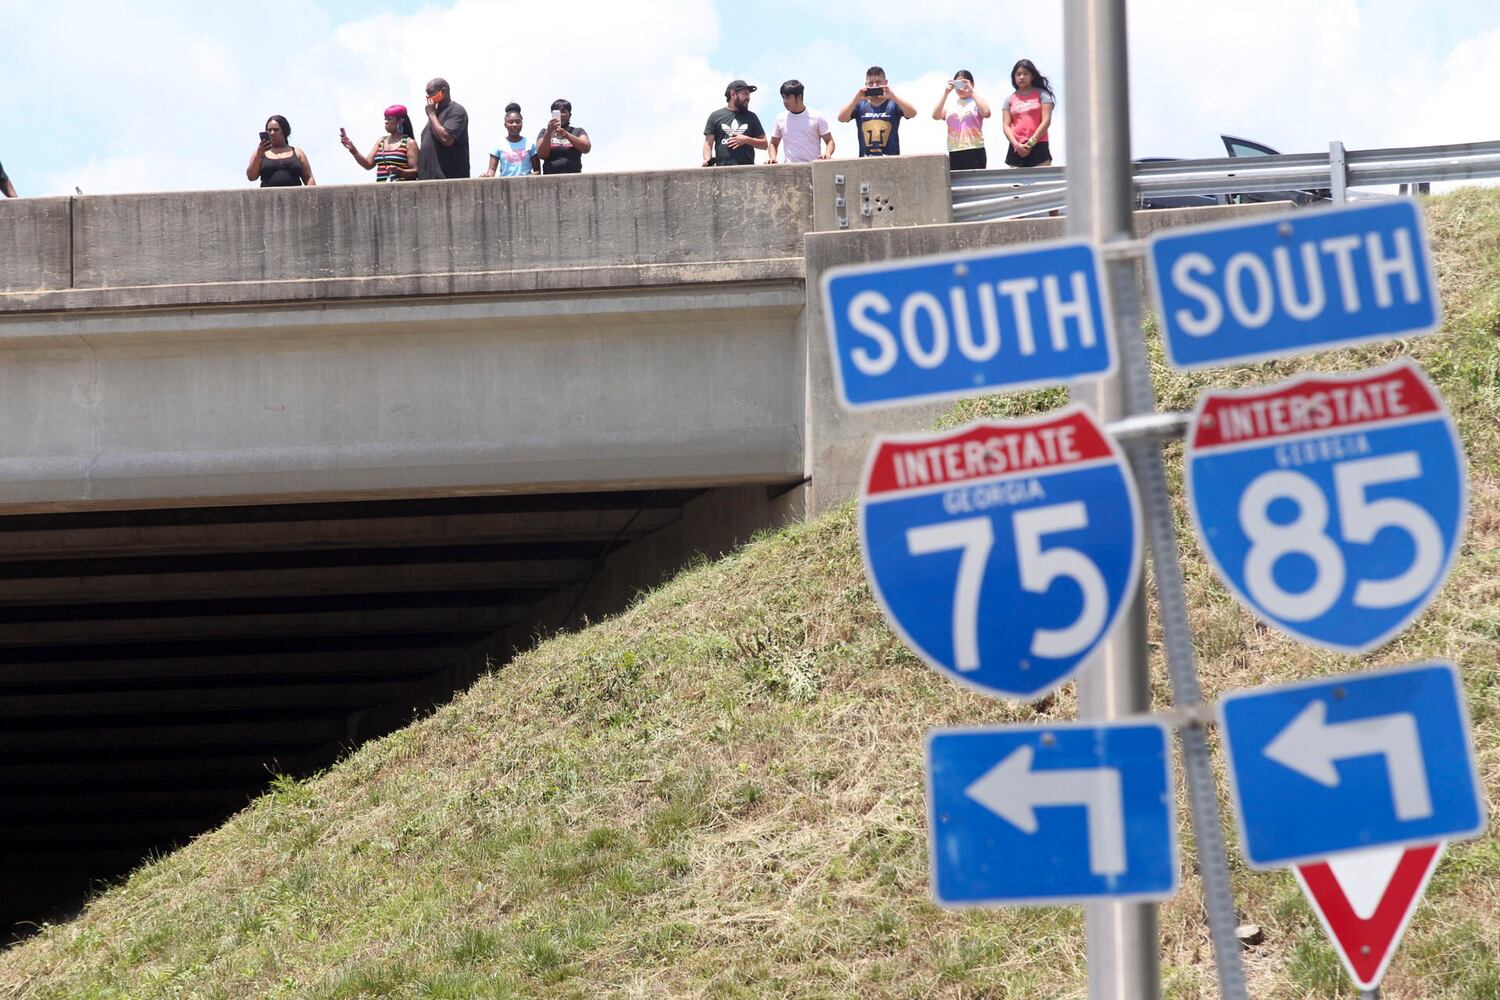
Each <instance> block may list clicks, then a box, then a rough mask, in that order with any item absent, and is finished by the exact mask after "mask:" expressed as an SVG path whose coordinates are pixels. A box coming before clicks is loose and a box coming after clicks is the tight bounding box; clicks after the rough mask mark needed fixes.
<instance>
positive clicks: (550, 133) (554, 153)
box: [535, 97, 594, 174]
mask: <svg viewBox="0 0 1500 1000" xmlns="http://www.w3.org/2000/svg"><path fill="white" fill-rule="evenodd" d="M593 148H594V141H593V140H592V139H590V138H589V134H588V133H587V132H585V131H584V130H583V129H581V128H578V127H577V126H576V125H574V124H573V105H572V104H571V103H570V102H568V101H566V100H564V99H563V98H561V97H559V98H558V99H557V100H555V101H553V102H552V120H551V121H549V122H548V123H547V127H546V128H544V129H542V131H541V133H540V134H539V135H538V136H537V137H536V164H535V167H536V169H537V170H539V171H540V172H542V173H544V174H578V173H582V172H583V154H584V153H587V152H588V151H589V150H591V149H593Z"/></svg>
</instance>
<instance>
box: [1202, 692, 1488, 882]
mask: <svg viewBox="0 0 1500 1000" xmlns="http://www.w3.org/2000/svg"><path fill="white" fill-rule="evenodd" d="M1219 720H1220V722H1221V723H1222V725H1223V733H1224V745H1225V748H1226V752H1227V756H1228V762H1229V783H1230V788H1231V790H1232V791H1233V793H1234V801H1235V815H1236V817H1238V820H1239V827H1240V842H1241V844H1242V846H1243V849H1244V852H1245V858H1246V860H1247V861H1249V863H1250V865H1251V866H1252V867H1254V868H1274V867H1281V866H1285V865H1289V864H1292V863H1295V862H1303V861H1309V860H1318V859H1321V858H1324V857H1327V856H1328V855H1332V854H1338V853H1340V852H1344V851H1357V850H1362V849H1364V848H1370V847H1381V846H1396V845H1400V844H1430V843H1432V842H1434V841H1438V840H1448V839H1454V840H1457V839H1462V838H1465V837H1473V836H1477V835H1478V834H1480V833H1482V832H1483V830H1484V808H1483V805H1482V804H1481V801H1480V798H1479V777H1478V773H1477V772H1476V770H1475V766H1474V749H1473V746H1472V745H1471V744H1470V740H1469V720H1468V716H1467V714H1466V712H1465V711H1464V703H1463V692H1462V690H1461V688H1460V686H1459V681H1458V671H1457V670H1455V669H1454V668H1453V665H1452V664H1449V663H1429V664H1422V665H1419V666H1410V667H1399V668H1396V669H1392V670H1383V671H1375V672H1372V673H1365V674H1350V675H1348V676H1345V677H1333V678H1323V679H1320V680H1316V681H1307V682H1303V683H1299V684H1286V685H1281V686H1277V687H1267V688H1260V689H1258V690H1254V691H1241V692H1236V693H1235V694H1232V695H1229V696H1227V697H1226V698H1224V700H1223V701H1221V702H1220V703H1219Z"/></svg>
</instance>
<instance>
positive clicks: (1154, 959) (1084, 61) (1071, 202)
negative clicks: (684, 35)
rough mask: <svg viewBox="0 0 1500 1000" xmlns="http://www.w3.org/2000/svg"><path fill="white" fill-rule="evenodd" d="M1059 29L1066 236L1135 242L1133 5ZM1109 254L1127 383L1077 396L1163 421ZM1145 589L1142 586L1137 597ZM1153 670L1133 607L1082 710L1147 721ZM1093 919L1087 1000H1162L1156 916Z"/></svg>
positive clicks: (1164, 524) (1208, 834) (1164, 577)
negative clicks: (1063, 56)
mask: <svg viewBox="0 0 1500 1000" xmlns="http://www.w3.org/2000/svg"><path fill="white" fill-rule="evenodd" d="M1063 27H1064V34H1065V37H1066V41H1065V45H1066V53H1067V59H1068V65H1067V67H1066V74H1067V75H1066V80H1067V84H1068V88H1067V89H1068V217H1069V223H1068V230H1069V233H1070V234H1071V235H1075V236H1083V237H1086V238H1088V239H1090V240H1093V241H1094V242H1095V243H1096V244H1099V245H1101V246H1102V245H1104V244H1108V243H1111V242H1120V241H1124V240H1130V239H1132V238H1133V236H1134V233H1133V231H1132V228H1131V221H1130V215H1131V207H1132V190H1131V168H1130V108H1129V102H1130V95H1129V86H1128V76H1127V72H1126V39H1125V0H1066V5H1065V6H1064V8H1063ZM1103 256H1104V264H1103V266H1104V268H1105V279H1106V282H1107V284H1108V287H1109V292H1110V297H1111V300H1112V301H1111V309H1112V318H1113V320H1114V329H1115V332H1116V334H1117V335H1118V336H1119V338H1120V340H1119V343H1118V344H1117V345H1116V346H1117V348H1118V355H1119V358H1120V371H1121V375H1120V376H1119V377H1117V378H1116V379H1111V380H1106V381H1102V382H1098V383H1091V384H1090V385H1088V386H1087V387H1085V386H1079V387H1076V388H1075V390H1074V395H1075V398H1078V399H1080V400H1082V401H1084V402H1085V403H1086V404H1088V405H1092V406H1093V407H1094V408H1095V409H1096V411H1097V412H1098V413H1099V414H1100V416H1101V418H1102V419H1105V420H1109V421H1117V420H1119V419H1120V418H1122V417H1137V416H1140V417H1144V416H1145V415H1148V414H1154V413H1155V410H1156V397H1155V390H1154V388H1153V387H1152V384H1151V371H1150V368H1149V367H1148V365H1147V359H1146V348H1145V343H1144V341H1143V339H1142V336H1141V302H1140V274H1139V267H1140V264H1139V262H1138V261H1137V260H1135V259H1133V258H1132V257H1128V256H1126V255H1123V254H1108V253H1106V254H1104V255H1103ZM1126 452H1127V454H1129V456H1130V461H1131V469H1132V471H1133V472H1134V473H1135V477H1136V482H1137V485H1138V486H1139V488H1140V491H1141V502H1142V506H1143V507H1144V514H1145V519H1146V523H1147V530H1148V537H1149V540H1150V548H1151V558H1152V565H1153V566H1154V568H1155V570H1156V584H1157V595H1158V600H1159V606H1160V608H1161V618H1162V628H1163V633H1164V637H1165V640H1166V642H1165V645H1166V652H1167V666H1168V669H1169V671H1170V674H1171V677H1172V692H1173V701H1174V703H1175V704H1176V705H1177V706H1178V707H1179V708H1194V707H1196V706H1199V705H1201V704H1202V701H1203V698H1202V694H1201V692H1200V690H1199V687H1198V674H1197V665H1196V663H1195V662H1194V656H1193V646H1192V637H1191V635H1190V634H1189V632H1188V622H1187V602H1186V598H1185V596H1184V593H1183V584H1182V569H1181V567H1180V566H1179V565H1178V562H1177V536H1176V529H1175V527H1174V525H1173V522H1172V511H1171V507H1170V503H1169V498H1168V496H1167V483H1166V471H1165V467H1164V466H1163V463H1162V456H1161V447H1160V445H1159V444H1158V443H1157V442H1154V441H1150V440H1147V439H1138V440H1133V441H1130V442H1128V443H1127V444H1126ZM1144 590H1145V588H1144V587H1141V588H1139V590H1138V593H1140V592H1141V591H1144ZM1146 667H1147V664H1146V633H1145V614H1144V611H1143V608H1142V607H1137V608H1134V609H1132V614H1131V616H1130V617H1129V618H1128V619H1127V620H1126V621H1125V622H1123V623H1122V625H1121V628H1120V629H1119V630H1118V631H1117V632H1116V633H1115V636H1114V638H1113V639H1112V640H1111V642H1110V643H1109V646H1108V649H1107V652H1106V655H1105V656H1103V657H1101V659H1100V660H1099V661H1098V664H1097V668H1096V669H1095V670H1094V671H1093V676H1091V677H1088V678H1086V679H1085V680H1086V683H1085V682H1084V681H1080V684H1079V712H1080V714H1081V715H1085V716H1087V717H1093V718H1111V717H1114V716H1117V715H1126V714H1132V713H1136V712H1142V711H1145V710H1146V709H1147V708H1148V691H1147V687H1146V678H1147V671H1146ZM1179 736H1180V739H1181V742H1182V752H1183V764H1184V768H1185V770H1186V772H1187V786H1188V800H1189V805H1190V806H1191V809H1192V819H1193V830H1194V834H1195V838H1194V839H1195V840H1196V842H1197V846H1198V867H1199V872H1200V875H1201V878H1202V880H1203V894H1204V904H1205V909H1206V910H1207V914H1208V921H1209V930H1210V936H1211V937H1212V939H1213V945H1214V960H1215V965H1216V966H1217V968H1218V974H1219V990H1220V993H1221V995H1222V996H1223V997H1224V998H1225V1000H1243V998H1244V997H1245V996H1246V991H1245V976H1244V969H1243V967H1242V964H1241V960H1240V950H1239V940H1238V939H1237V938H1236V936H1235V911H1234V897H1233V893H1232V888H1231V885H1230V881H1229V866H1228V862H1227V860H1226V858H1225V853H1224V840H1223V831H1222V829H1221V828H1220V826H1219V813H1218V797H1217V792H1216V789H1215V787H1214V779H1213V770H1212V765H1211V763H1210V760H1209V753H1208V744H1207V740H1206V738H1205V734H1204V731H1203V727H1202V725H1201V723H1198V722H1190V723H1189V724H1188V725H1186V726H1184V727H1183V728H1182V729H1181V730H1180V731H1179ZM1084 916H1085V921H1086V933H1087V935H1088V960H1089V996H1090V997H1092V998H1093V1000H1105V998H1108V1000H1125V998H1127V997H1129V998H1134V997H1146V998H1150V1000H1156V998H1158V997H1160V995H1161V986H1160V969H1159V967H1158V955H1157V950H1158V947H1159V946H1158V940H1157V923H1156V909H1155V907H1152V906H1143V905H1139V904H1137V905H1124V904H1114V905H1110V906H1104V905H1091V906H1089V907H1086V908H1085V911H1084Z"/></svg>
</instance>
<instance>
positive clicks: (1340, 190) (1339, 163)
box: [1328, 139, 1349, 205]
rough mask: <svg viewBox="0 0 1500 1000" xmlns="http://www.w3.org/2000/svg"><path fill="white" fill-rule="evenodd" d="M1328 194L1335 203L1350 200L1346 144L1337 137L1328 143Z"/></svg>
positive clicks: (1343, 202) (1340, 203)
mask: <svg viewBox="0 0 1500 1000" xmlns="http://www.w3.org/2000/svg"><path fill="white" fill-rule="evenodd" d="M1328 183H1329V187H1328V194H1329V197H1331V198H1332V199H1333V203H1334V204H1335V205H1343V204H1345V203H1347V202H1348V201H1349V162H1348V158H1347V157H1346V156H1345V154H1344V144H1343V143H1342V142H1339V141H1338V140H1337V139H1335V140H1334V141H1333V142H1330V143H1329V144H1328Z"/></svg>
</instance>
